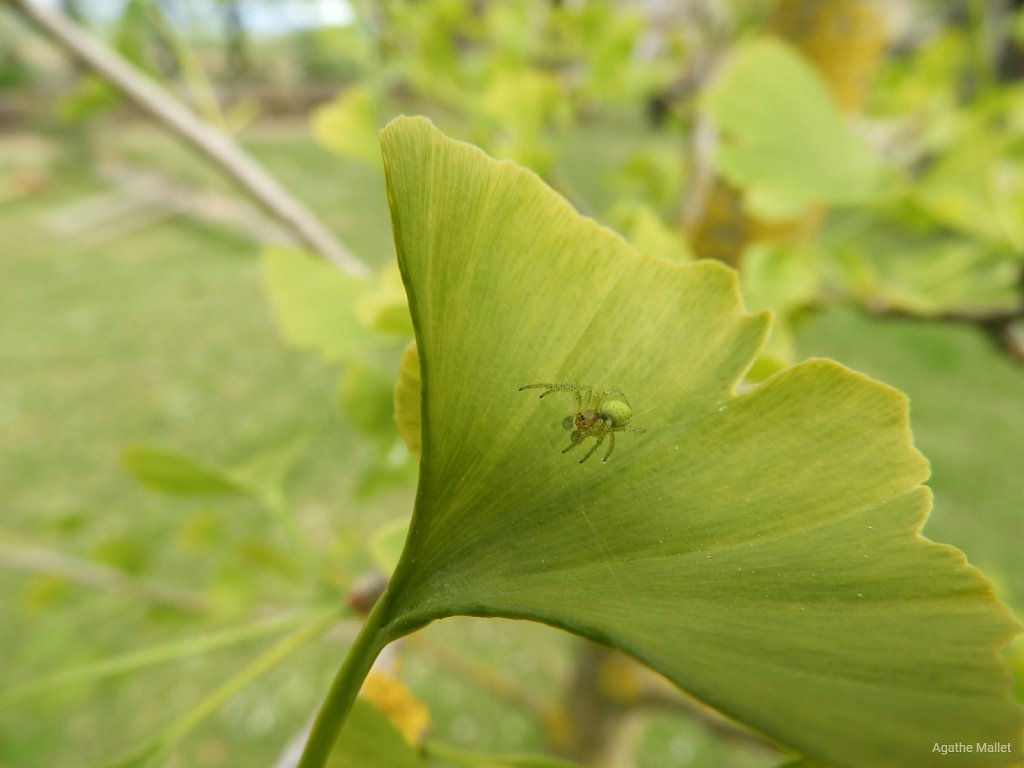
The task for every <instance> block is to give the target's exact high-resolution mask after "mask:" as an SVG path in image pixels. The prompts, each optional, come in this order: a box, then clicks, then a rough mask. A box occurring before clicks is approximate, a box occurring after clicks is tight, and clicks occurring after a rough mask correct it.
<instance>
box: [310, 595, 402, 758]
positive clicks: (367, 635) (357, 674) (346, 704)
mask: <svg viewBox="0 0 1024 768" xmlns="http://www.w3.org/2000/svg"><path fill="white" fill-rule="evenodd" d="M388 594H389V593H388V592H387V591H385V592H384V594H383V595H381V597H380V599H379V600H377V604H376V605H374V606H373V610H371V611H370V613H369V615H368V616H367V617H366V622H365V623H364V624H363V628H362V629H361V630H360V631H359V635H358V636H357V637H356V640H355V642H354V643H353V644H352V647H351V648H349V651H348V655H347V656H346V657H345V662H344V663H343V664H342V665H341V669H340V670H338V674H337V675H336V676H335V678H334V682H332V683H331V689H330V690H329V691H328V692H327V698H326V699H325V700H324V703H323V705H322V706H321V707H320V712H319V713H317V716H316V720H315V721H314V722H313V728H312V729H311V730H310V733H309V738H308V739H307V740H306V747H305V749H304V750H303V752H302V758H301V759H300V760H299V764H298V765H297V766H296V768H323V766H324V765H325V764H326V762H327V758H328V757H329V756H330V754H331V750H332V749H333V748H334V743H335V742H336V741H337V740H338V736H339V735H340V734H341V729H342V727H343V726H344V725H345V720H346V719H347V718H348V713H349V711H350V710H351V709H352V703H353V702H354V701H355V699H356V696H357V695H358V694H359V689H360V688H361V687H362V685H363V680H365V679H366V675H367V674H369V672H370V668H371V667H372V666H373V662H374V661H375V660H376V658H377V655H378V654H379V653H380V652H381V651H382V650H383V649H384V646H386V645H387V644H388V643H389V642H390V641H391V640H392V637H391V636H390V633H388V632H385V631H384V627H385V622H384V616H386V615H387V602H388Z"/></svg>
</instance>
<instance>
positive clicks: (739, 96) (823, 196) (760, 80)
mask: <svg viewBox="0 0 1024 768" xmlns="http://www.w3.org/2000/svg"><path fill="white" fill-rule="evenodd" d="M704 106H705V107H706V109H707V110H708V112H709V114H710V116H711V118H712V120H713V121H714V122H715V124H716V125H717V126H718V128H719V130H720V131H721V132H722V133H723V134H724V137H723V143H722V145H721V146H720V147H719V148H718V151H717V152H716V154H715V158H714V159H715V165H716V166H717V168H718V170H719V171H720V172H721V173H722V175H723V176H725V177H726V178H727V179H728V180H729V181H731V182H732V183H733V184H736V185H737V186H739V187H741V188H743V189H744V190H745V192H746V198H745V200H746V204H747V206H748V208H749V209H750V210H751V212H752V213H754V214H756V215H758V216H761V217H763V218H766V219H779V218H788V217H793V216H796V215H799V214H800V213H802V212H803V210H804V209H805V208H806V206H808V205H809V204H811V203H835V204H844V203H854V202H860V201H863V200H865V199H867V198H868V197H870V196H871V195H872V194H873V193H874V192H875V191H876V188H877V180H878V173H879V166H878V162H877V161H876V160H875V158H874V156H873V155H872V153H871V152H870V151H869V150H868V148H867V147H866V146H865V145H864V143H863V142H861V141H860V140H859V139H857V138H855V137H854V136H853V135H852V134H851V133H850V131H849V130H848V129H847V127H846V126H845V125H844V124H843V120H842V116H841V115H840V113H839V109H838V107H837V106H836V104H835V101H834V100H833V99H832V97H831V95H830V94H829V92H828V88H827V87H826V85H825V83H824V82H823V81H822V79H821V77H820V76H819V75H818V74H817V73H816V72H815V71H814V69H813V67H812V66H811V65H810V64H809V63H808V62H807V61H806V60H805V59H803V58H802V57H801V56H800V54H799V53H797V52H796V51H795V50H794V49H792V48H791V47H789V46H787V45H786V44H785V43H782V42H780V41H775V40H769V39H763V40H757V41H754V42H751V43H748V44H746V45H743V46H740V47H739V49H738V50H737V51H736V52H735V53H734V54H733V57H732V58H731V60H730V61H729V62H728V63H727V64H726V67H725V70H724V71H723V72H722V73H721V75H720V76H719V77H718V78H717V80H716V81H715V82H714V83H713V84H712V85H711V87H710V88H708V90H707V91H706V93H705V94H704Z"/></svg>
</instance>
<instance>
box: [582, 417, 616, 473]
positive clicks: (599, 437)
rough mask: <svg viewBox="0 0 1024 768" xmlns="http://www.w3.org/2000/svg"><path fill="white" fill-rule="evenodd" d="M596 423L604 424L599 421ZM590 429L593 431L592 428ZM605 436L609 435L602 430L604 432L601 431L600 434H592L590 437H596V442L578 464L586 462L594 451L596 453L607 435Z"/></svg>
mask: <svg viewBox="0 0 1024 768" xmlns="http://www.w3.org/2000/svg"><path fill="white" fill-rule="evenodd" d="M597 423H598V424H603V423H604V422H601V421H599V422H597ZM594 426H595V427H596V426H597V424H595V425H594ZM591 429H593V427H592V428H591ZM607 434H609V432H608V430H604V431H602V432H600V433H598V432H595V433H594V434H592V435H591V437H596V438H597V440H595V441H594V444H593V445H592V446H590V450H589V451H587V455H586V456H584V457H583V458H582V459H580V464H582V463H583V462H584V461H586V460H587V459H589V458H590V457H591V456H593V455H594V451H596V450H597V449H598V448H600V447H601V443H603V442H604V438H605V435H607Z"/></svg>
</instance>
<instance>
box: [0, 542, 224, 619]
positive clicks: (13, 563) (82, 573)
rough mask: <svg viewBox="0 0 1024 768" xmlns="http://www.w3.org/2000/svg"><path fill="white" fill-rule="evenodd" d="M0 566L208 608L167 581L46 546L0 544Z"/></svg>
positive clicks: (188, 606) (180, 605)
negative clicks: (157, 580) (152, 579)
mask: <svg viewBox="0 0 1024 768" xmlns="http://www.w3.org/2000/svg"><path fill="white" fill-rule="evenodd" d="M0 568H10V569H12V570H19V571H28V572H30V573H39V574H43V575H46V576H58V577H60V578H62V579H67V580H68V581H72V582H75V583H76V584H82V585H85V586H90V587H97V588H99V589H105V590H108V591H111V592H122V593H125V594H128V595H131V596H133V597H136V598H139V599H140V600H143V601H145V602H149V603H156V604H160V605H167V606H171V607H173V608H178V609H180V610H183V611H188V612H190V613H206V612H207V611H209V609H210V604H209V601H208V600H207V599H206V598H205V596H203V595H200V594H196V593H193V592H189V591H188V590H185V589H182V588H181V587H176V586H172V585H170V584H160V583H157V582H152V581H143V580H142V579H137V578H135V577H134V576H130V575H128V574H127V573H124V572H123V571H119V570H117V569H116V568H111V567H110V566H109V565H103V564H102V563H96V562H92V561H89V560H81V559H79V558H77V557H72V556H71V555H66V554H64V553H63V552H58V551H56V550H53V549H47V548H46V547H39V546H34V545H30V544H22V545H16V544H5V543H0Z"/></svg>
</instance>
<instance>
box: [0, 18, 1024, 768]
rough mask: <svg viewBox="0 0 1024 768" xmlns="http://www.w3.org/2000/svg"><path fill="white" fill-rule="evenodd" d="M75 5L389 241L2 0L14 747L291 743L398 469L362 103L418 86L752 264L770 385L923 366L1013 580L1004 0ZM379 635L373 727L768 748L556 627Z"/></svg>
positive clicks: (342, 644) (515, 153)
mask: <svg viewBox="0 0 1024 768" xmlns="http://www.w3.org/2000/svg"><path fill="white" fill-rule="evenodd" d="M50 5H53V4H50ZM60 5H61V7H62V9H63V10H64V11H65V12H66V13H68V14H69V15H71V16H73V17H75V18H77V19H78V20H79V22H80V23H81V24H82V25H84V26H85V27H86V28H88V29H90V30H91V32H92V33H93V34H95V35H98V36H100V37H102V38H103V39H105V40H106V42H107V43H108V44H109V45H110V46H111V47H113V48H114V49H116V50H117V51H119V52H120V54H121V55H122V56H123V57H124V58H125V59H126V60H128V61H129V62H131V64H132V65H134V66H135V67H137V68H138V69H140V70H142V71H144V72H146V73H147V74H148V75H149V76H150V77H153V78H155V79H157V80H158V81H160V82H161V83H162V84H163V85H164V86H165V87H167V88H168V89H170V90H171V91H173V92H174V93H175V94H176V95H177V96H178V97H179V98H181V99H183V100H184V101H185V102H187V103H188V104H189V105H190V106H191V107H192V108H193V109H194V110H195V112H196V113H197V114H199V115H200V116H202V118H203V119H204V120H206V121H207V122H209V123H210V124H212V125H215V126H217V127H218V128H220V129H222V130H224V131H226V132H228V133H230V134H232V135H234V136H235V137H236V139H237V141H238V142H240V143H241V144H242V145H244V146H245V148H246V149H248V151H249V152H250V153H251V154H252V155H253V156H255V157H256V158H257V159H258V160H259V161H260V162H261V163H262V164H263V165H264V166H265V167H266V168H267V169H268V170H269V171H270V172H271V173H273V174H274V175H275V176H276V177H277V178H278V179H279V180H280V181H281V182H282V183H283V184H284V185H285V187H287V188H288V189H289V190H291V191H292V192H293V193H294V194H295V195H296V196H297V197H299V198H301V199H302V200H303V201H305V202H306V203H307V204H308V205H309V206H310V207H311V208H312V209H313V210H314V211H315V212H316V213H317V214H318V215H319V216H320V217H321V218H322V220H323V221H324V222H325V223H326V224H327V225H328V226H329V227H330V228H331V230H332V231H333V232H334V233H335V234H336V235H337V236H338V238H339V239H340V240H341V241H342V242H343V243H344V244H345V245H346V247H347V248H348V249H349V250H350V251H352V252H353V253H354V254H356V255H357V256H358V258H359V259H360V260H362V261H363V262H365V263H366V264H368V265H370V266H371V267H372V268H373V269H374V270H375V271H376V274H375V277H373V278H372V279H370V280H363V279H358V278H355V277H351V276H349V275H347V274H345V273H343V272H341V271H339V270H337V269H335V268H334V267H332V266H329V265H328V264H327V263H326V262H324V261H322V260H320V259H319V258H318V257H316V256H315V255H313V254H310V253H307V252H304V251H302V250H299V249H297V248H296V247H294V246H292V245H288V244H283V245H273V246H270V245H268V243H272V242H280V241H281V231H280V228H279V227H278V226H277V225H276V224H275V223H274V222H273V221H272V220H270V219H269V218H268V217H267V216H265V215H264V214H261V213H260V212H259V211H258V210H257V209H256V208H255V207H254V206H252V205H250V204H249V203H248V202H246V201H245V200H243V199H242V198H241V197H240V196H239V195H238V193H237V192H236V190H235V189H234V187H233V186H232V185H231V184H230V183H228V182H226V181H224V180H223V179H222V178H221V176H220V175H219V173H218V172H217V171H216V170H215V169H213V168H212V167H211V165H210V164H209V163H208V162H206V161H205V160H202V159H200V158H197V157H196V156H195V155H194V154H192V153H191V152H190V151H189V150H187V149H185V148H183V147H182V146H181V145H180V144H179V143H177V142H176V140H175V139H174V138H173V137H171V136H169V135H168V133H167V132H166V131H165V130H163V129H162V128H161V127H159V126H156V125H154V124H152V123H150V122H148V121H146V120H145V119H143V118H141V117H140V116H139V115H138V114H137V113H136V112H135V111H133V109H132V108H131V106H130V105H129V104H128V103H127V102H126V101H125V100H124V99H123V97H122V96H121V95H120V94H119V93H118V92H117V91H116V90H115V89H114V88H113V87H111V86H110V85H108V84H107V83H106V82H105V81H104V80H102V79H101V78H100V77H98V76H97V75H95V74H93V73H91V72H89V71H86V70H85V69H84V68H82V67H81V66H79V65H76V64H74V63H73V62H71V61H70V60H69V59H67V58H66V57H65V55H64V54H63V53H62V51H61V49H60V48H59V47H56V46H55V45H54V44H53V43H52V41H50V40H48V39H47V38H46V37H45V36H43V35H40V34H39V33H38V32H37V31H36V30H34V29H33V28H32V27H31V26H29V25H28V24H27V23H26V22H25V20H24V18H23V17H22V16H21V15H19V14H18V13H17V12H16V11H15V10H14V8H13V7H11V8H4V9H2V10H0V265H2V274H3V280H2V283H0V285H2V288H0V291H2V297H0V307H2V310H0V312H2V319H3V322H0V456H2V461H0V590H2V593H3V594H4V595H5V596H6V599H5V600H3V601H2V602H0V626H4V627H6V628H7V631H5V632H2V633H0V653H2V655H3V657H4V658H5V660H6V664H5V665H4V669H3V672H2V673H0V680H2V684H0V766H42V765H47V766H49V765H101V764H113V763H114V762H116V761H117V760H119V759H122V758H127V757H133V759H134V760H135V762H129V763H123V764H136V765H141V764H151V765H188V766H211V767H212V766H222V765H267V766H274V765H281V766H283V765H288V764H289V763H288V747H289V745H290V744H293V742H295V741H296V740H299V743H301V738H302V732H303V728H304V727H305V725H306V723H307V722H308V720H309V718H310V716H311V715H312V713H313V712H314V710H315V707H316V706H317V704H318V702H319V700H320V698H321V697H322V695H323V692H324V690H325V689H326V686H327V682H328V680H329V678H330V676H331V675H332V674H333V671H334V669H335V667H336V666H337V664H338V663H340V659H341V658H342V656H343V654H344V652H345V649H346V646H347V643H348V642H349V641H350V640H351V638H352V636H353V633H354V631H355V629H356V627H357V626H358V615H359V612H360V610H362V609H364V608H365V605H366V603H368V602H372V599H373V595H374V594H375V591H376V590H377V589H379V579H380V574H386V573H387V571H388V569H389V567H390V566H391V565H392V564H393V562H394V560H395V558H396V557H397V550H398V549H399V548H400V546H401V542H402V536H403V532H404V524H405V521H406V520H407V519H408V516H409V514H410V512H411V509H412V503H413V499H414V495H415V482H416V462H417V457H416V455H415V454H416V451H417V450H418V446H416V445H408V444H407V442H406V441H404V440H403V439H402V436H400V434H399V430H398V427H397V426H396V424H395V418H394V413H393V410H394V408H393V392H392V390H393V387H394V384H395V381H396V377H397V371H398V368H399V364H400V361H401V360H402V355H403V350H404V349H406V346H407V344H408V342H409V340H410V339H411V338H412V329H411V324H410V321H409V316H408V311H407V308H406V306H405V297H404V292H403V289H402V285H401V280H400V277H399V276H398V273H397V269H396V268H395V266H394V256H393V247H392V245H391V239H390V226H389V221H388V214H387V204H386V199H385V194H384V186H383V177H382V173H381V168H380V159H379V152H378V148H377V139H376V132H377V130H378V129H379V128H380V127H381V126H382V125H383V124H384V123H385V122H386V121H387V120H388V119H390V118H391V117H393V116H395V115H397V114H401V113H422V114H427V115H428V116H430V117H431V118H432V119H433V120H434V121H435V122H436V123H438V124H439V126H440V127H442V128H443V129H444V130H445V131H446V132H448V133H449V134H451V135H455V136H457V137H460V138H464V139H466V140H469V141H472V142H474V143H477V144H479V145H480V146H482V147H483V148H484V149H486V150H487V151H488V152H490V153H492V154H494V155H496V156H498V157H502V158H509V159H512V160H514V161H516V162H519V163H522V164H525V165H527V166H529V167H530V168H532V169H533V170H534V171H536V172H537V173H538V174H539V175H541V176H542V177H543V178H544V179H545V180H546V181H547V182H548V183H549V184H551V185H552V186H554V187H555V188H556V189H557V190H559V191H560V192H561V193H562V194H563V195H565V196H566V197H567V198H568V199H569V200H570V201H571V202H572V203H573V204H574V205H575V206H576V207H577V208H578V209H579V210H581V211H582V212H584V213H586V214H588V215H592V216H594V217H596V218H598V219H599V220H600V221H602V222H604V223H607V224H608V225H609V226H612V227H614V228H616V229H617V230H618V231H619V232H620V233H621V234H622V235H623V236H624V237H626V238H627V239H629V240H630V241H631V242H632V243H633V244H634V245H635V246H636V247H637V248H638V249H639V250H641V251H643V252H646V253H649V254H651V255H654V256H658V257H661V258H667V259H673V260H678V261H688V260H691V259H695V258H720V259H722V260H724V261H726V262H727V263H730V264H732V265H734V266H736V267H737V268H738V269H739V271H740V280H741V285H742V289H743V292H744V295H745V298H746V300H747V304H748V306H749V307H750V308H752V309H759V308H764V307H767V308H771V309H772V310H773V311H774V312H775V317H776V325H775V328H774V330H773V334H772V337H771V339H770V340H769V344H768V346H767V348H766V349H765V351H764V353H763V355H762V357H761V359H760V360H759V361H758V364H757V366H756V367H755V369H754V370H753V371H752V373H751V378H752V380H758V379H760V378H763V377H765V376H767V375H770V374H771V373H772V372H773V371H775V370H777V369H778V368H780V367H782V366H784V365H788V364H789V363H791V362H794V361H796V360H799V359H803V358H806V357H808V356H811V355H826V356H829V357H833V358H836V359H838V360H840V361H842V362H844V363H846V364H847V365H850V366H851V367H854V368H856V369H859V370H862V371H864V372H866V373H868V374H870V375H872V376H876V377H878V378H880V379H882V380H884V381H886V382H889V383H891V384H893V385H895V386H898V387H899V388H901V389H903V390H904V391H905V392H907V393H908V394H909V395H910V398H911V403H912V421H913V424H914V428H915V434H916V437H917V441H918V444H919V447H920V448H921V449H922V450H923V451H924V452H925V454H926V455H927V456H928V457H929V458H930V459H931V461H932V466H933V478H932V480H931V486H932V488H933V489H934V491H935V496H936V504H935V512H934V514H933V516H932V518H931V520H930V521H929V523H928V526H927V528H926V530H925V533H926V534H927V535H929V536H930V537H932V538H935V539H937V540H940V541H947V542H950V543H952V544H955V545H956V546H958V547H960V548H961V549H963V550H964V551H965V552H966V553H967V554H968V556H969V557H970V559H971V560H972V562H974V563H975V564H977V565H978V566H980V567H982V568H983V569H984V570H985V571H986V573H988V574H989V575H990V576H991V577H992V578H993V580H994V581H995V583H996V585H997V589H998V591H999V592H1000V595H1001V597H1002V598H1003V599H1004V600H1006V601H1007V602H1008V603H1009V604H1010V605H1011V606H1013V607H1014V609H1015V610H1016V611H1017V612H1018V615H1019V614H1020V613H1021V612H1022V611H1024V565H1022V560H1021V558H1020V545H1021V543H1022V542H1024V482H1022V475H1021V460H1022V457H1024V440H1022V437H1021V436H1022V434H1024V371H1022V368H1021V365H1022V359H1024V279H1022V275H1024V271H1022V269H1024V79H1022V74H1024V11H1022V10H1021V8H1020V5H1021V4H1020V3H1016V2H1009V1H1008V0H1002V1H1000V0H963V1H958V2H938V1H937V0H936V1H929V0H900V2H890V3H879V2H871V1H870V0H815V1H813V2H812V0H731V1H730V2H725V3H721V2H709V1H708V0H686V1H685V2H674V3H668V2H658V1H657V0H646V1H641V0H635V1H629V2H627V1H626V0H619V1H618V2H616V1H614V0H604V1H601V2H586V3H584V2H572V1H571V0H562V1H558V0H516V1H514V2H498V1H491V0H472V1H471V0H439V1H438V2H414V1H413V0H382V1H381V2H370V0H352V1H351V2H343V0H336V1H335V2H328V1H327V0H319V1H315V0H305V1H304V0H292V2H288V3H271V2H259V1H258V0H126V2H123V3H103V2H89V0H64V2H63V3H61V4H60ZM407 362H408V358H407ZM498 364H500V363H498ZM651 375H657V372H656V371H652V372H651ZM513 383H515V382H513ZM407 446H408V447H407ZM375 574H377V575H375ZM1010 656H1011V664H1012V665H1013V666H1014V669H1015V673H1016V675H1017V679H1018V683H1017V686H1018V690H1024V645H1021V644H1018V645H1016V646H1015V647H1013V648H1011V650H1010ZM386 666H387V667H388V670H386V671H389V672H390V673H391V674H397V675H398V677H399V678H400V679H401V680H402V681H404V686H407V687H408V690H406V688H405V687H404V686H400V685H399V684H398V683H397V682H394V681H392V682H390V683H386V684H384V685H383V686H382V690H384V691H385V694H384V695H382V696H381V697H380V698H378V699H377V703H378V704H379V705H381V708H382V709H383V710H384V711H386V712H389V713H390V714H391V715H392V717H391V720H388V719H387V718H385V719H384V720H380V719H379V718H378V714H379V713H378V714H374V712H375V711H376V710H374V711H370V712H364V713H363V714H360V715H358V717H359V718H360V722H361V723H362V724H363V725H362V726H360V728H361V730H362V731H364V732H365V733H370V734H373V742H374V743H375V744H390V745H391V746H390V747H389V749H391V750H392V751H391V752H388V753H387V754H388V755H389V757H387V758H386V760H389V761H390V762H384V763H381V764H386V765H406V764H410V765H417V764H420V765H422V764H429V765H481V766H482V765H494V766H498V765H523V766H527V765H558V764H561V763H556V762H551V761H550V760H551V759H550V758H545V759H546V760H548V762H544V761H543V760H542V759H541V758H537V757H524V756H522V755H518V756H515V755H511V754H510V753H523V752H525V751H536V752H542V751H548V750H551V751H554V752H557V753H560V754H562V755H565V756H568V757H571V758H573V759H575V760H578V761H580V762H582V763H585V764H591V765H636V766H659V767H661V766H680V767H683V766H694V767H698V766H709V767H710V766H715V767H727V766H744V767H746V766H750V767H757V766H769V765H775V764H778V763H779V762H781V761H782V760H783V756H782V755H780V754H779V753H778V752H777V751H776V750H775V749H774V748H773V747H772V746H771V745H769V744H766V743H764V742H763V741H761V740H760V739H759V738H758V737H757V736H756V735H753V734H749V733H747V732H745V731H743V730H740V729H739V728H737V727H734V726H732V725H731V724H729V723H727V722H724V721H722V720H720V719H719V718H717V717H716V716H715V715H714V714H713V713H710V712H708V711H706V710H703V709H701V708H700V707H699V706H698V705H696V704H694V703H693V702H691V701H689V700H686V699H684V698H682V697H681V696H679V695H677V694H674V693H672V692H669V691H666V690H664V689H663V688H662V686H661V684H660V683H659V682H658V681H655V680H651V679H650V678H648V677H646V676H645V675H643V674H642V673H640V672H638V671H637V670H636V669H635V668H634V667H632V666H630V665H624V664H623V663H622V662H621V661H620V660H619V659H618V658H617V657H615V656H613V655H611V654H609V653H604V652H597V651H595V650H594V649H592V648H589V647H586V646H581V645H580V644H579V643H577V642H576V641H574V640H571V639H570V638H567V637H565V636H562V635H560V634H558V633H557V632H554V631H552V630H549V629H546V628H544V627H539V626H533V625H527V624H523V623H516V622H507V621H497V620H492V621H480V620H477V621H470V620H461V619H459V620H449V621H445V622H441V623H439V624H437V625H435V626H431V627H429V628H427V629H426V630H425V631H423V632H421V633H419V634H417V635H416V636H414V637H412V638H410V639H408V640H407V641H405V642H404V643H403V644H402V646H401V647H400V648H399V649H397V650H396V652H395V653H394V654H392V655H391V657H390V658H389V660H388V663H387V665H386ZM388 679H390V678H388ZM410 691H411V692H410ZM388 697H390V699H391V700H392V701H398V702H399V704H400V705H399V706H397V707H392V708H390V709H389V707H388V706H387V705H386V701H385V700H387V699H388ZM382 701H385V704H381V702H382ZM416 702H419V703H420V704H421V705H422V707H423V708H424V709H423V711H425V712H427V713H428V715H427V716H426V718H423V717H422V713H421V711H420V710H419V709H417V707H416ZM410 712H414V713H419V714H416V715H415V717H414V716H413V715H410V714H409V713H410ZM396 713H397V714H396ZM403 713H404V714H403ZM375 718H376V719H375ZM410 718H412V719H413V721H415V722H417V723H420V725H419V726H417V727H416V728H413V729H412V730H411V732H410V733H407V734H406V736H404V737H403V736H401V735H399V732H400V731H401V730H402V729H401V725H402V723H406V724H408V722H410ZM416 718H419V719H416ZM427 720H429V722H430V725H429V728H427V727H426V726H425V725H424V723H425V722H426V721H427ZM595 723H599V724H600V727H599V728H598V727H597V726H596V725H595ZM396 724H397V727H393V726H395V725H396ZM597 732H599V735H600V738H592V737H594V735H595V733H597ZM403 738H406V739H408V740H409V741H411V742H412V743H414V744H415V745H417V746H418V747H419V749H418V750H410V749H407V748H406V747H403V746H402V744H403V742H402V739H403ZM424 738H426V741H425V742H424V741H423V739H424ZM396 739H397V741H396ZM359 748H361V747H359V745H358V744H357V745H356V746H354V747H352V749H353V750H355V752H353V754H354V755H358V754H359V753H358V749H359ZM368 759H370V758H365V757H358V756H357V757H353V756H352V755H349V756H348V757H345V756H344V755H341V756H339V757H338V762H337V764H338V765H347V764H355V763H353V761H359V760H364V761H365V760H368ZM346 760H348V762H345V761H346ZM146 761H148V763H147V762H146ZM365 764H369V763H365Z"/></svg>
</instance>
